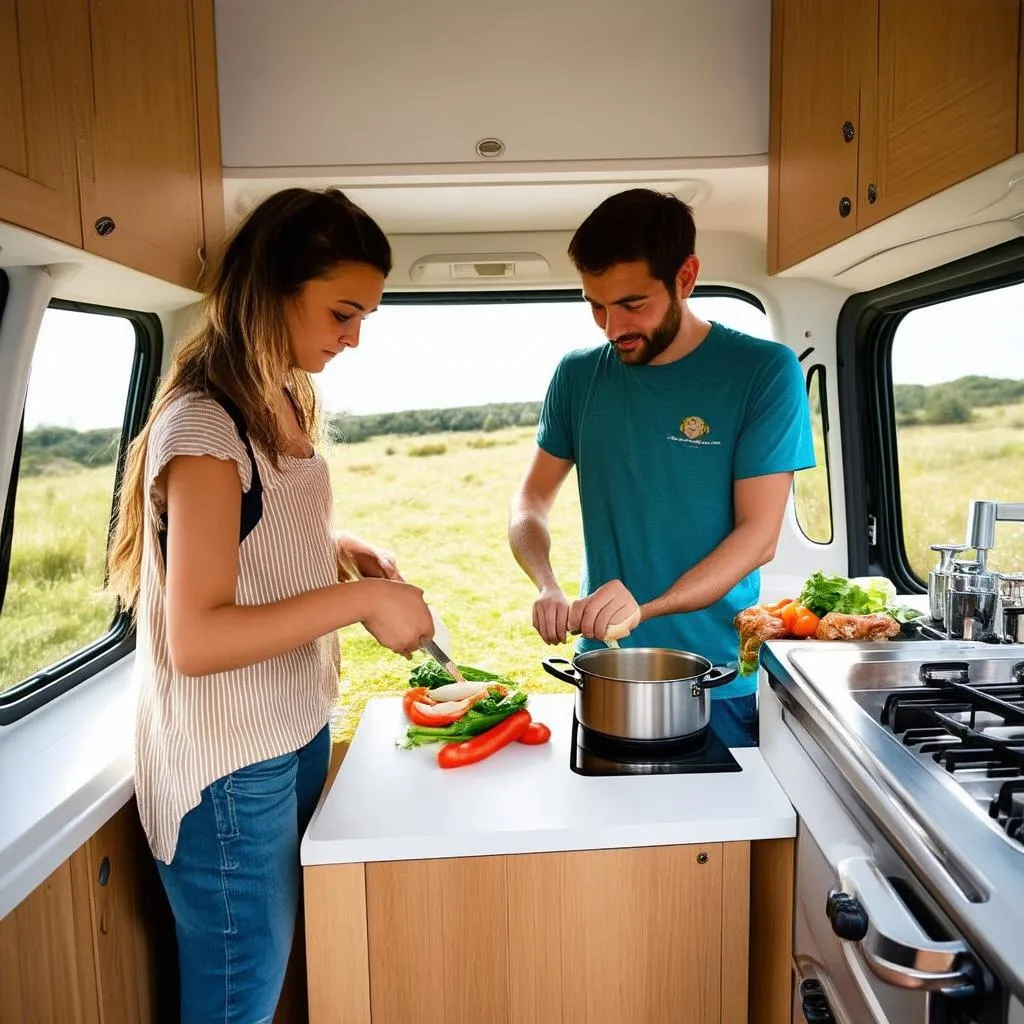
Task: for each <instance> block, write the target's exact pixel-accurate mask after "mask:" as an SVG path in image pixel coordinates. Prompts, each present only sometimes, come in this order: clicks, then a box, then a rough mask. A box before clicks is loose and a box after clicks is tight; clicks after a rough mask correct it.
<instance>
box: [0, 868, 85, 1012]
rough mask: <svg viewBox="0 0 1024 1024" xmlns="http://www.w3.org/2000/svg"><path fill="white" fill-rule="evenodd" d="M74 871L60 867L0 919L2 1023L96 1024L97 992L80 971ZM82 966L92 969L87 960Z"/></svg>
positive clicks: (0, 1002)
mask: <svg viewBox="0 0 1024 1024" xmlns="http://www.w3.org/2000/svg"><path fill="white" fill-rule="evenodd" d="M76 942H77V935H76V929H75V908H74V898H73V894H72V883H71V869H70V865H69V864H68V862H65V863H64V864H62V865H61V866H60V867H59V868H58V869H57V870H56V871H55V872H54V873H53V874H52V875H50V877H49V878H48V879H47V880H46V881H45V882H43V884H42V885H40V886H39V887H38V888H37V889H36V890H35V891H34V892H32V893H31V894H30V895H29V896H28V897H27V898H26V899H25V900H23V901H22V902H21V903H20V904H19V905H18V906H17V907H16V908H15V909H14V910H12V911H11V912H10V913H9V914H8V915H7V916H6V917H5V918H4V919H3V920H2V921H0V1020H2V1021H5V1022H6V1021H10V1022H11V1024H14V1022H17V1024H94V1022H95V1021H96V1019H97V1017H96V1013H97V1004H96V989H95V983H94V981H93V978H92V975H91V973H90V972H89V971H88V970H85V971H84V973H81V972H80V970H79V967H80V961H79V956H78V953H79V950H78V947H77V946H76ZM81 966H82V967H84V968H88V966H89V964H88V960H87V959H83V960H82V961H81Z"/></svg>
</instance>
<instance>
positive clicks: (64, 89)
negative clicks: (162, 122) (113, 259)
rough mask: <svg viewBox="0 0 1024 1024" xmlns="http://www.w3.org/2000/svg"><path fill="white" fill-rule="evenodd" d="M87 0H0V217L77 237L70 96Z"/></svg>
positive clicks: (78, 69)
mask: <svg viewBox="0 0 1024 1024" xmlns="http://www.w3.org/2000/svg"><path fill="white" fill-rule="evenodd" d="M85 2H86V0H0V220H5V221H10V222H11V223H13V224H17V225H19V226H21V227H25V228H29V229H30V230H32V231H38V232H39V233H40V234H43V235H49V236H50V237H51V238H59V239H60V240H61V241H64V242H69V243H70V244H71V245H76V246H80V245H81V244H82V224H81V217H80V214H79V207H78V173H77V168H76V165H75V116H74V104H75V102H76V101H77V99H78V98H79V97H80V96H81V95H82V93H83V91H84V89H85V87H87V85H88V80H87V76H88V59H89V58H88V43H86V44H85V51H84V53H83V52H82V46H81V42H82V40H88V12H87V8H86V6H85Z"/></svg>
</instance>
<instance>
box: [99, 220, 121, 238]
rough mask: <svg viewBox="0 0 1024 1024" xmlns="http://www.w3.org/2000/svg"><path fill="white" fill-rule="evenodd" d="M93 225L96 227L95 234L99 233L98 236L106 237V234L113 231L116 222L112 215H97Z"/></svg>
mask: <svg viewBox="0 0 1024 1024" xmlns="http://www.w3.org/2000/svg"><path fill="white" fill-rule="evenodd" d="M93 227H95V228H96V234H97V235H99V236H100V238H106V237H107V235H109V234H112V233H113V231H114V228H116V227H117V224H116V223H115V221H114V218H113V217H99V218H97V220H96V223H95V224H94V225H93Z"/></svg>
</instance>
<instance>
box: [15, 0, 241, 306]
mask: <svg viewBox="0 0 1024 1024" xmlns="http://www.w3.org/2000/svg"><path fill="white" fill-rule="evenodd" d="M213 32H214V22H213V0H147V2H146V3H138V2H136V0H0V219H3V220H8V221H11V222H12V223H15V224H19V225H21V226H23V227H27V228H30V229H32V230H35V231H39V232H41V233H43V234H47V235H50V236H51V237H54V238H59V239H61V240H62V241H66V242H70V243H71V244H73V245H76V246H82V247H84V248H85V249H87V250H88V251H90V252H93V253H96V254H97V255H99V256H103V257H105V258H107V259H110V260H113V261H114V262H117V263H121V264H124V265H126V266H130V267H134V268H135V269H137V270H141V271H143V272H144V273H147V274H151V275H153V276H154V277H159V278H162V279H164V280H167V281H173V282H175V283H176V284H180V285H183V286H185V287H187V288H195V287H197V285H198V283H199V279H200V273H201V270H202V268H203V266H204V262H205V259H206V254H207V253H212V252H213V250H214V249H215V248H216V247H217V246H218V245H219V244H220V241H221V236H222V234H223V231H224V213H223V197H222V182H221V157H220V129H219V115H218V102H217V71H216V52H215V44H214V36H213Z"/></svg>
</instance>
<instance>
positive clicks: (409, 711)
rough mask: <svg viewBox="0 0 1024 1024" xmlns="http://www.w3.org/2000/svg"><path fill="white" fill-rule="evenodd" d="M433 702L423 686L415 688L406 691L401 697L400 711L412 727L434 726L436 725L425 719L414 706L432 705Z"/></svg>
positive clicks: (431, 720)
mask: <svg viewBox="0 0 1024 1024" xmlns="http://www.w3.org/2000/svg"><path fill="white" fill-rule="evenodd" d="M433 703H434V700H433V699H432V698H431V696H430V691H429V690H428V689H427V688H426V687H425V686H417V687H414V688H413V689H411V690H406V691H405V693H404V694H403V695H402V710H403V711H404V712H405V717H406V718H408V719H409V721H410V722H412V723H413V725H436V724H437V723H436V722H434V721H433V719H426V718H424V717H423V715H421V714H420V713H419V712H418V711H417V710H416V709H415V706H414V705H416V704H428V705H429V704H433Z"/></svg>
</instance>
